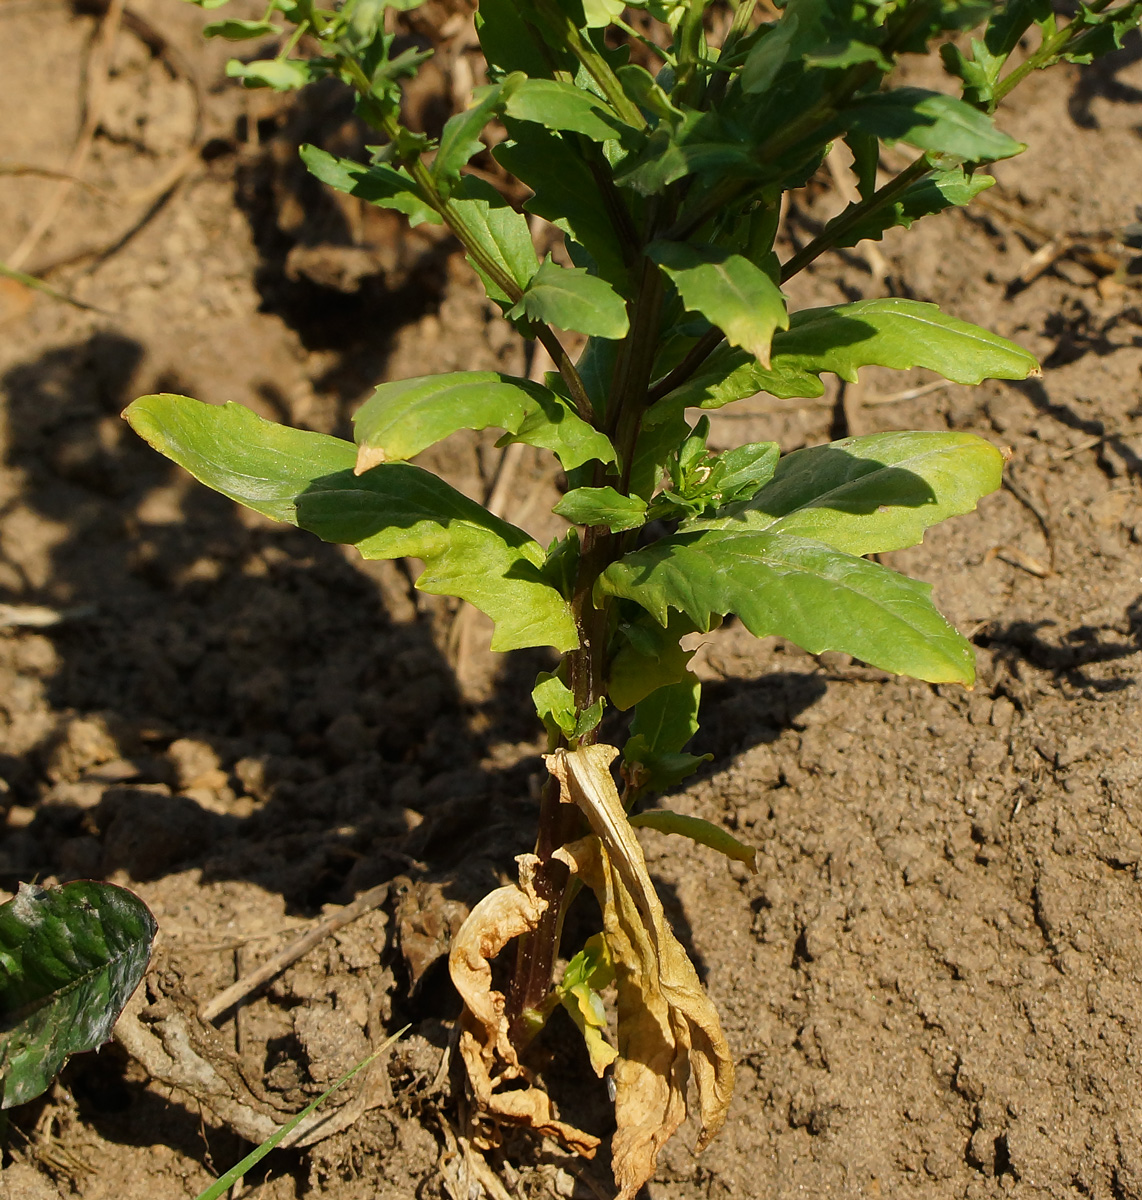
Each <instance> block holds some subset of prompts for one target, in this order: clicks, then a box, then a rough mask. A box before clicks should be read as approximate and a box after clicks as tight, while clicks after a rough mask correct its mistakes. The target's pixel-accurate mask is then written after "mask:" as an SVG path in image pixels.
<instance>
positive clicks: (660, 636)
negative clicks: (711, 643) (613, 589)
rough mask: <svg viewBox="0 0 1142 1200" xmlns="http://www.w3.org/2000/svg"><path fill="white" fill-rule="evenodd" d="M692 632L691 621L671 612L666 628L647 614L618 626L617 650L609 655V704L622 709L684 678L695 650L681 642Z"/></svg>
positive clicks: (682, 615) (680, 614) (681, 614)
mask: <svg viewBox="0 0 1142 1200" xmlns="http://www.w3.org/2000/svg"><path fill="white" fill-rule="evenodd" d="M693 632H694V625H693V622H691V621H690V620H689V619H688V618H687V617H686V616H685V615H684V614H683V613H680V612H674V611H672V612H671V613H670V620H669V622H668V624H667V626H666V628H665V629H664V628H663V627H662V626H661V625H659V624H658V622H657V621H655V620H654V618H653V617H651V616H649V615H648V614H646V613H642V614H641V615H640V617H639V619H638V620H636V621H629V622H625V623H623V624H622V625H620V626H619V636H618V639H617V642H618V649H617V650H615V652H614V654H613V656H612V658H611V669H610V675H609V677H608V679H607V695H608V696H609V697H610V700H611V703H612V704H613V705H614V706H615V707H616V708H617V709H620V710H622V711H625V710H626V709H628V708H633V707H634V706H635V705H636V704H638V703H639V702H640V701H642V700H644V699H645V698H646V697H647V696H649V695H650V694H651V692H655V691H657V690H658V689H659V688H663V687H668V686H669V685H670V684H674V683H678V682H679V681H680V680H682V679H685V678H687V675H688V672H687V668H688V666H689V663H690V659H691V658H693V657H694V652H693V651H692V650H683V649H682V646H681V644H680V643H681V639H682V638H683V637H685V636H686V634H688V633H693Z"/></svg>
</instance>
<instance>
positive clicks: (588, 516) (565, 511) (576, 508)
mask: <svg viewBox="0 0 1142 1200" xmlns="http://www.w3.org/2000/svg"><path fill="white" fill-rule="evenodd" d="M552 512H556V513H558V514H559V515H560V516H561V517H563V518H564V519H565V520H568V521H570V522H571V523H572V524H573V525H605V526H606V527H607V528H608V529H609V530H610V531H611V532H612V533H620V532H622V531H623V530H624V529H638V527H639V526H640V525H642V524H644V523H645V521H646V501H645V500H643V499H640V498H639V497H638V496H624V495H623V494H622V493H621V492H617V491H615V489H614V488H613V487H581V488H574V489H573V490H572V491H570V492H568V493H567V494H566V495H565V496H564V497H563V499H562V500H560V501H559V503H558V504H557V505H556V506H555V507H554V508H553V509H552Z"/></svg>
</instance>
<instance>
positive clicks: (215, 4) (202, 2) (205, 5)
mask: <svg viewBox="0 0 1142 1200" xmlns="http://www.w3.org/2000/svg"><path fill="white" fill-rule="evenodd" d="M189 3H191V4H193V5H194V6H195V8H202V9H205V10H206V11H207V12H209V11H210V10H211V9H214V8H221V7H222V6H223V5H224V4H229V3H230V0H189Z"/></svg>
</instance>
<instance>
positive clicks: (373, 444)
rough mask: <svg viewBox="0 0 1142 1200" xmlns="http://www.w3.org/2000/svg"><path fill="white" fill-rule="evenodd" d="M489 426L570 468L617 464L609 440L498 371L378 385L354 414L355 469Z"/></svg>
mask: <svg viewBox="0 0 1142 1200" xmlns="http://www.w3.org/2000/svg"><path fill="white" fill-rule="evenodd" d="M489 427H494V428H497V429H505V430H507V432H508V435H509V439H510V440H512V441H520V442H526V443H527V445H529V446H542V447H543V448H544V449H546V450H550V451H552V452H553V453H554V454H556V455H558V456H559V459H560V461H561V462H562V463H563V465H564V467H566V468H567V469H569V470H573V469H574V468H575V467H579V466H582V465H583V463H585V462H589V461H590V460H592V459H598V460H600V461H601V462H613V461H614V457H615V452H614V449H613V447H612V446H611V443H610V442H609V441H608V440H607V437H606V435H605V434H603V433H600V432H599V431H598V430H597V429H594V428H592V427H591V426H590V425H588V424H587V422H586V421H584V420H583V419H582V418H581V417H580V416H579V415H578V414H577V413H576V412H575V410H574V408H572V407H571V405H570V404H569V403H568V402H567V401H566V400H564V399H563V398H562V397H561V396H557V395H556V394H555V393H554V392H552V391H550V390H548V389H547V388H545V387H541V386H540V385H539V384H537V383H531V382H529V381H528V380H526V379H517V378H515V377H513V376H511V375H503V374H501V373H500V372H498V371H456V372H453V373H450V374H447V375H422V376H420V377H419V378H416V379H400V380H397V381H395V382H393V383H382V384H381V386H380V387H378V388H377V389H376V391H375V392H374V393H373V396H372V398H371V399H370V400H366V401H365V403H364V404H363V405H362V406H361V407H360V408H359V409H358V410H357V412H356V413H355V414H354V416H353V428H354V436H355V438H356V441H357V446H358V453H357V470H358V471H364V470H367V469H368V468H369V467H372V466H376V465H377V464H378V463H383V462H403V461H405V460H406V459H410V458H412V457H413V456H414V455H416V454H419V453H420V452H421V451H422V450H424V449H426V448H427V447H428V446H432V445H434V444H435V443H436V442H439V441H441V440H442V439H443V438H446V437H448V435H449V434H451V433H455V432H456V431H457V430H458V429H487V428H489Z"/></svg>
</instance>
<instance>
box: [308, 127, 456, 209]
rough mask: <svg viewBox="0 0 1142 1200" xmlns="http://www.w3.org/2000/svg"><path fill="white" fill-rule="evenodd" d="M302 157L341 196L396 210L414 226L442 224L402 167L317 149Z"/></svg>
mask: <svg viewBox="0 0 1142 1200" xmlns="http://www.w3.org/2000/svg"><path fill="white" fill-rule="evenodd" d="M299 153H300V155H301V161H302V162H303V163H305V167H306V170H307V171H309V173H310V174H311V175H313V176H315V177H316V178H318V179H320V180H321V182H322V183H327V184H329V186H330V187H333V188H336V189H337V191H339V192H347V193H348V194H349V195H350V196H356V197H357V198H358V199H360V200H365V201H367V202H368V203H369V204H375V205H377V206H378V207H379V208H393V209H396V210H397V211H398V212H402V213H404V214H405V215H406V216H407V217H408V223H409V224H410V225H413V226H416V225H420V224H422V223H423V222H426V221H427V222H428V223H430V224H432V225H439V224H440V223H441V217H440V214H439V213H438V212H437V211H436V210H435V209H434V208H433V207H432V206H431V205H430V204H429V203H428V200H427V199H426V198H425V196H424V193H423V192H422V191H421V190H420V187H419V185H418V184H417V183H416V182H415V180H413V178H412V177H411V176H410V175H409V174H408V173H407V172H406V171H405V170H404V168H403V167H402V168H400V169H397V170H394V169H393V168H392V167H389V166H386V165H385V164H384V163H374V164H373V165H372V166H367V165H366V164H365V163H359V162H354V161H353V160H352V159H351V158H338V157H336V156H335V155H333V154H329V153H328V152H327V151H325V150H322V149H320V147H318V146H310V145H305V146H302V147H301V150H300V152H299Z"/></svg>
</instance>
